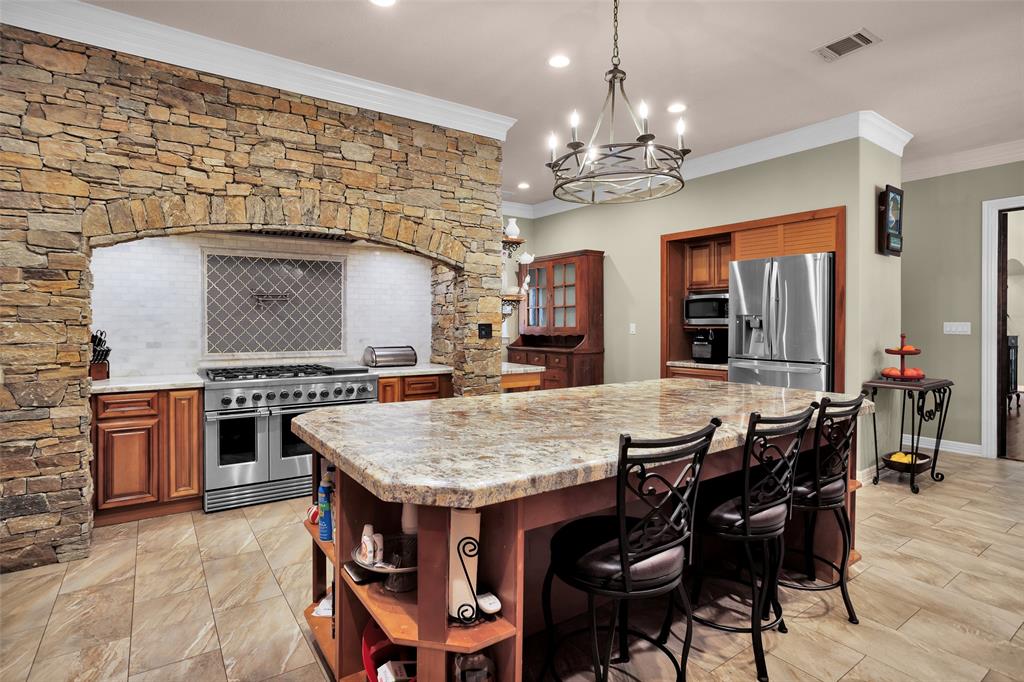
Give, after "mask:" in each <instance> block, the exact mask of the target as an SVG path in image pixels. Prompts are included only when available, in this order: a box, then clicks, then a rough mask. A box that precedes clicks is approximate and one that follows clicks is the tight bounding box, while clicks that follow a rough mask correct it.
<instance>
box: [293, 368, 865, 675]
mask: <svg viewBox="0 0 1024 682" xmlns="http://www.w3.org/2000/svg"><path fill="white" fill-rule="evenodd" d="M823 395H828V394H823V393H816V392H812V391H799V390H790V389H782V388H773V387H764V386H748V385H740V384H731V383H727V382H717V381H712V382H708V381H699V380H691V379H662V380H651V381H640V382H632V383H625V384H606V385H601V386H586V387H579V388H572V389H566V390H561V391H553V392H546V391H545V392H540V393H506V394H495V395H488V396H480V397H472V398H453V399H450V400H441V401H429V402H412V403H393V404H367V405H355V406H345V407H344V408H325V409H322V410H316V411H314V412H309V413H306V414H304V415H302V416H300V417H298V418H296V419H295V420H294V421H293V422H292V424H293V430H294V431H295V433H296V434H297V435H299V436H300V437H301V438H302V439H303V440H305V441H306V442H307V443H309V444H310V445H311V446H312V447H313V448H314V450H315V451H316V452H317V453H319V454H318V456H316V457H314V472H313V473H314V476H313V480H314V482H316V481H319V479H320V477H321V474H322V472H323V468H322V467H323V465H324V463H325V461H326V462H330V463H333V464H334V465H335V466H336V469H335V475H334V478H335V488H334V490H335V497H334V504H335V505H336V506H335V509H336V510H337V512H336V513H337V527H336V529H335V533H334V539H333V542H323V541H321V540H320V539H319V535H318V532H317V528H316V527H314V526H312V525H310V524H308V523H307V524H305V525H306V528H307V530H308V532H309V533H310V535H311V536H312V538H313V540H312V543H311V544H312V548H313V550H312V551H313V554H314V562H313V576H312V580H313V595H314V597H315V598H316V600H315V601H314V603H313V604H311V605H310V606H309V608H307V609H306V614H305V615H306V620H307V622H308V623H309V626H310V628H311V630H312V631H313V634H314V637H315V639H316V642H317V645H318V647H319V649H320V650H321V652H322V653H323V655H324V658H325V659H326V661H327V663H328V665H329V666H330V668H331V672H332V677H333V679H335V680H362V679H365V678H364V676H363V662H362V657H361V637H362V633H363V630H364V628H365V627H366V624H367V622H368V621H369V619H371V618H372V619H373V620H374V621H376V622H377V624H378V625H379V626H380V627H381V629H382V630H383V631H384V632H385V634H386V635H387V636H388V637H389V638H390V639H391V640H392V641H393V642H395V643H396V644H400V645H407V646H411V647H415V649H416V659H417V679H418V680H420V682H440V681H443V680H446V679H448V671H449V669H450V665H451V660H450V659H451V656H452V655H454V654H456V653H466V652H474V651H482V650H484V649H486V650H487V651H488V653H489V655H490V656H491V658H492V660H494V662H495V665H496V666H497V677H498V679H499V680H510V681H511V680H520V679H522V678H523V643H524V640H525V637H526V635H527V633H529V632H531V631H533V630H536V629H537V626H538V624H539V619H538V618H537V614H536V612H537V611H538V605H539V598H538V595H539V585H540V579H541V576H542V574H543V571H544V569H545V568H546V565H547V556H546V549H547V548H546V544H545V540H546V538H548V537H550V533H551V531H552V529H553V528H554V527H556V526H557V525H558V524H560V523H563V522H565V521H568V520H570V519H573V518H577V517H579V516H585V515H587V514H592V513H596V512H600V511H604V510H607V509H609V508H610V507H613V506H614V504H615V479H614V476H615V471H616V465H617V443H618V437H619V434H620V433H623V432H630V433H632V434H634V435H637V436H640V435H641V434H642V435H643V437H649V438H662V437H667V436H670V435H678V434H680V433H685V432H689V431H693V430H696V429H698V428H700V427H703V426H704V425H706V424H707V422H708V420H709V419H710V418H711V417H715V416H717V417H719V418H720V419H722V420H723V425H722V427H720V428H719V429H718V432H717V434H716V436H715V440H714V442H713V443H712V446H711V451H710V454H709V457H708V459H707V462H706V465H705V472H704V476H705V480H708V479H716V478H719V480H725V479H721V478H720V477H724V476H727V475H729V474H731V473H733V472H735V471H736V470H737V469H738V468H739V467H740V463H741V453H742V444H743V440H744V435H745V430H746V420H747V416H748V415H749V414H750V412H752V411H755V410H756V411H760V412H762V413H764V414H787V413H793V412H796V411H799V410H800V409H803V408H804V407H805V406H806V405H808V404H809V403H810V402H812V401H813V400H818V399H820V398H821V397H822V396H823ZM831 395H833V396H835V394H831ZM873 409H874V407H873V405H872V404H871V403H865V407H864V412H865V413H867V412H870V411H871V410H873ZM382 424H387V430H386V431H385V430H383V429H382V426H381V425H382ZM680 466H681V463H679V462H676V463H670V464H667V465H664V469H665V474H666V475H670V474H671V472H672V471H675V470H678V468H679V467H680ZM853 475H854V474H853V472H852V471H851V476H853ZM314 485H315V483H314ZM857 487H859V486H858V485H857V483H856V481H854V480H852V479H851V482H850V485H849V486H848V490H849V492H848V495H849V496H850V498H851V499H850V500H849V508H850V510H851V517H854V518H855V513H856V507H855V504H854V499H853V498H854V495H855V492H856V489H857ZM314 495H315V490H314ZM402 503H411V504H416V505H418V517H419V531H418V536H419V537H418V542H417V547H418V554H417V566H418V570H417V589H416V591H414V592H408V593H403V594H395V593H391V592H388V591H386V590H384V589H383V588H382V586H381V585H380V584H379V583H371V584H369V585H356V584H355V583H354V582H353V581H352V580H351V578H349V576H348V575H347V573H346V572H345V571H344V570H343V569H342V567H341V563H342V562H343V561H344V560H345V558H346V557H348V556H349V554H350V552H351V550H352V548H353V547H355V546H356V545H357V544H358V543H359V535H360V533H361V530H362V528H363V525H364V524H366V523H372V524H373V525H374V528H375V529H382V530H384V531H385V532H386V531H387V530H389V529H397V528H398V527H399V525H400V515H401V506H402ZM453 509H475V510H477V511H479V512H480V516H481V524H480V553H479V573H478V575H479V585H480V586H481V588H483V589H486V590H489V591H491V592H493V593H494V594H496V595H497V596H498V598H499V599H500V600H501V603H502V611H501V613H500V615H499V617H498V618H497V619H496V620H494V621H490V622H484V623H482V624H480V625H477V626H472V627H463V626H457V625H452V624H451V623H450V622H449V619H448V592H447V586H448V577H449V576H448V566H449V563H448V562H449V557H448V538H449V527H450V524H451V519H452V510H453ZM830 530H833V529H830V528H829V527H828V524H819V526H818V529H817V538H818V539H817V541H816V552H817V553H820V554H821V555H822V556H825V557H828V558H830V559H832V560H833V561H838V560H839V556H840V547H839V539H838V534H837V533H835V532H831V533H830V532H829V531H830ZM329 568H330V569H331V571H332V572H331V573H330V574H329V573H328V569H329ZM329 583H333V585H334V590H335V612H334V616H333V618H331V617H317V616H313V615H312V612H313V609H314V607H315V604H316V603H317V601H319V599H320V598H321V597H322V596H323V595H324V594H325V593H326V591H327V586H328V584H329ZM563 597H564V598H559V599H556V604H557V605H560V606H561V610H560V612H559V613H557V614H556V619H559V620H561V619H565V618H568V617H571V616H573V615H575V613H576V612H578V609H579V608H580V606H581V604H579V603H578V602H576V601H574V600H573V599H572V598H569V597H568V595H563Z"/></svg>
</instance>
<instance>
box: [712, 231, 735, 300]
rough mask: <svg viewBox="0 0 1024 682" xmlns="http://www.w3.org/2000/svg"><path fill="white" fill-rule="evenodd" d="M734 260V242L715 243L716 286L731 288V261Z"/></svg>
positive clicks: (726, 240)
mask: <svg viewBox="0 0 1024 682" xmlns="http://www.w3.org/2000/svg"><path fill="white" fill-rule="evenodd" d="M731 260H732V240H731V239H724V240H722V241H718V242H715V286H716V287H718V288H721V289H728V288H729V261H731Z"/></svg>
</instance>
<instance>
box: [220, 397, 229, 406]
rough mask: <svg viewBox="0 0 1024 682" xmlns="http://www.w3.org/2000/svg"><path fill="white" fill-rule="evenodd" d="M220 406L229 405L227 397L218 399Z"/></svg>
mask: <svg viewBox="0 0 1024 682" xmlns="http://www.w3.org/2000/svg"><path fill="white" fill-rule="evenodd" d="M220 404H221V405H230V404H231V398H229V397H228V396H224V397H223V398H221V399H220Z"/></svg>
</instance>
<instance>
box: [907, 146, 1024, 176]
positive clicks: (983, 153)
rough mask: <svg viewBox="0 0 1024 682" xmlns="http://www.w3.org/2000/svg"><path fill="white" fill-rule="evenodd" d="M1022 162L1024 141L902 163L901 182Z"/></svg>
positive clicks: (1023, 159) (1023, 158)
mask: <svg viewBox="0 0 1024 682" xmlns="http://www.w3.org/2000/svg"><path fill="white" fill-rule="evenodd" d="M1017 161H1024V139H1021V140H1011V141H1010V142H1002V143H1000V144H993V145H989V146H987V147H978V148H977V149H968V150H965V151H962V152H954V153H952V154H941V155H939V156H931V157H928V158H926V159H915V160H913V161H904V162H903V182H912V181H914V180H924V179H925V178H934V177H938V176H940V175H949V174H950V173H962V172H964V171H971V170H978V169H979V168H989V167H990V166H1002V165H1003V164H1006V163H1014V162H1017Z"/></svg>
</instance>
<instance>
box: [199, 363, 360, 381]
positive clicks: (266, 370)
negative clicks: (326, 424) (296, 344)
mask: <svg viewBox="0 0 1024 682" xmlns="http://www.w3.org/2000/svg"><path fill="white" fill-rule="evenodd" d="M356 371H358V370H357V369H356V368H353V369H342V370H338V369H335V368H333V367H328V366H327V365H270V366H260V367H222V368H217V369H208V370H206V376H207V377H209V379H210V380H211V381H241V380H246V379H287V378H291V377H322V376H332V375H334V374H342V373H345V374H348V373H354V372H356ZM364 371H365V370H364Z"/></svg>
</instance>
